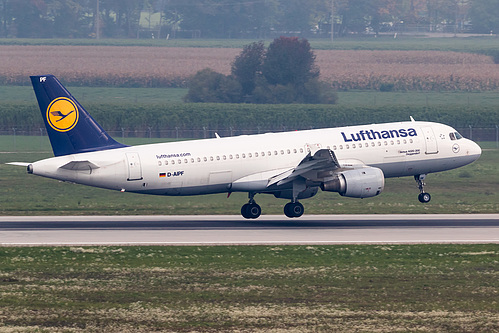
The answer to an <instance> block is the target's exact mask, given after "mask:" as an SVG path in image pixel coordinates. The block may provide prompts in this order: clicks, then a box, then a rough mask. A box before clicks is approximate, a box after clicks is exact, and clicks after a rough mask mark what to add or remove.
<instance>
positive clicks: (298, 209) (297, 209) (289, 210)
mask: <svg viewBox="0 0 499 333" xmlns="http://www.w3.org/2000/svg"><path fill="white" fill-rule="evenodd" d="M304 211H305V209H304V208H303V205H302V204H301V203H299V202H288V203H287V204H286V205H285V206H284V215H286V216H287V217H290V218H293V217H300V216H302V215H303V212H304Z"/></svg>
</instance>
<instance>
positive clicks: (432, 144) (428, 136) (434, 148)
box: [423, 127, 438, 154]
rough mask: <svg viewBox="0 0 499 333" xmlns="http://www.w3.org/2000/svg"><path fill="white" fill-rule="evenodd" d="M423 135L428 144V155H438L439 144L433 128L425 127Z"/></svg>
mask: <svg viewBox="0 0 499 333" xmlns="http://www.w3.org/2000/svg"><path fill="white" fill-rule="evenodd" d="M423 134H424V138H425V144H426V154H437V153H438V144H437V139H436V138H435V134H434V133H433V129H432V128H431V127H423Z"/></svg>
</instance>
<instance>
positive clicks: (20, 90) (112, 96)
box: [0, 86, 187, 105]
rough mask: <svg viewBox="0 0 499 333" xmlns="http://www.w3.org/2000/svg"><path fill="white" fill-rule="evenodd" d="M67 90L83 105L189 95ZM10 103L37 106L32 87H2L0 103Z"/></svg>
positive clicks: (145, 101)
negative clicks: (29, 103)
mask: <svg viewBox="0 0 499 333" xmlns="http://www.w3.org/2000/svg"><path fill="white" fill-rule="evenodd" d="M67 88H68V90H69V91H70V92H71V94H72V95H73V96H74V97H75V98H76V99H77V100H78V101H79V102H80V103H82V104H83V105H84V104H85V103H89V102H90V103H106V104H130V103H134V104H162V103H180V102H182V98H183V97H184V96H185V95H186V94H187V89H184V88H108V87H67ZM10 102H31V103H33V105H36V98H35V94H34V93H33V88H32V87H31V86H0V103H10ZM0 105H1V104H0Z"/></svg>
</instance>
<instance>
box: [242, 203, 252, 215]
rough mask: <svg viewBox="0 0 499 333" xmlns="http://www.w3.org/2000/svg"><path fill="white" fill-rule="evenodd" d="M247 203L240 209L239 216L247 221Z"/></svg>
mask: <svg viewBox="0 0 499 333" xmlns="http://www.w3.org/2000/svg"><path fill="white" fill-rule="evenodd" d="M249 205H250V204H249V203H247V204H244V205H243V206H242V207H241V215H242V216H243V217H244V218H245V219H249V218H250V217H249V215H248V207H249Z"/></svg>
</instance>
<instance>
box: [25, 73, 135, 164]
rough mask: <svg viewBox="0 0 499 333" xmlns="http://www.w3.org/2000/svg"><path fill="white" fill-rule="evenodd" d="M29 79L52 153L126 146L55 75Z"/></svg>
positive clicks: (81, 151) (59, 153) (61, 153)
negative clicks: (115, 138)
mask: <svg viewBox="0 0 499 333" xmlns="http://www.w3.org/2000/svg"><path fill="white" fill-rule="evenodd" d="M30 78H31V83H32V85H33V89H34V91H35V94H36V99H37V100H38V105H39V106H40V111H41V113H42V118H43V121H44V123H45V127H46V128H47V133H48V136H49V139H50V143H51V144H52V150H53V151H54V155H55V156H63V155H70V154H77V153H84V152H90V151H97V150H107V149H115V148H123V147H127V146H125V145H123V144H121V143H119V142H116V141H115V140H114V139H113V138H111V136H109V134H107V133H106V131H104V129H102V127H101V126H100V125H99V124H98V123H97V122H96V121H95V120H94V119H93V118H92V117H91V116H90V114H89V113H88V112H87V111H86V110H85V109H84V108H83V106H81V105H80V103H78V101H77V100H76V99H75V98H74V97H73V96H72V95H71V94H70V93H69V91H68V90H66V88H64V86H63V85H62V84H61V83H60V82H59V80H57V78H56V77H55V76H53V75H41V76H31V77H30Z"/></svg>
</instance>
